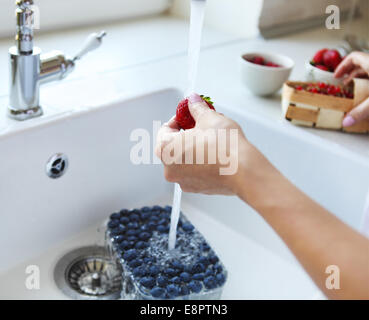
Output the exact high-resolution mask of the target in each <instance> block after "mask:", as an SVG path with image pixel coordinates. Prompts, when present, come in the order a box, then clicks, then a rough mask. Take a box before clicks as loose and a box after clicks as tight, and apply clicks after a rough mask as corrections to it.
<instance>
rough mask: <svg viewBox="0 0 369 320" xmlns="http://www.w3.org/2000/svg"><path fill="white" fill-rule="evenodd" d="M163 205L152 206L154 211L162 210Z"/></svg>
mask: <svg viewBox="0 0 369 320" xmlns="http://www.w3.org/2000/svg"><path fill="white" fill-rule="evenodd" d="M161 209H162V208H161V207H160V206H153V207H152V211H161Z"/></svg>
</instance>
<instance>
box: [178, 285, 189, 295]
mask: <svg viewBox="0 0 369 320" xmlns="http://www.w3.org/2000/svg"><path fill="white" fill-rule="evenodd" d="M180 292H181V296H187V295H189V294H190V289H188V287H187V286H186V285H182V286H181V289H180Z"/></svg>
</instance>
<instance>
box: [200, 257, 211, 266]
mask: <svg viewBox="0 0 369 320" xmlns="http://www.w3.org/2000/svg"><path fill="white" fill-rule="evenodd" d="M197 262H199V263H202V264H203V265H204V266H208V265H209V264H210V261H209V259H208V258H207V257H204V256H202V257H200V259H199V260H198V261H197Z"/></svg>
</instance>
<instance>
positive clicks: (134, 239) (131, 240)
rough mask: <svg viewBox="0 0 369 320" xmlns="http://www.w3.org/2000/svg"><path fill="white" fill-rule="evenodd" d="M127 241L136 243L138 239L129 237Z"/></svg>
mask: <svg viewBox="0 0 369 320" xmlns="http://www.w3.org/2000/svg"><path fill="white" fill-rule="evenodd" d="M127 240H128V241H130V242H133V243H136V241H137V240H138V238H137V237H136V236H129V237H128V238H127Z"/></svg>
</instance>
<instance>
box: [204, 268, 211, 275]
mask: <svg viewBox="0 0 369 320" xmlns="http://www.w3.org/2000/svg"><path fill="white" fill-rule="evenodd" d="M212 275H213V270H212V269H211V268H208V269H207V270H206V271H205V277H210V276H212Z"/></svg>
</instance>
